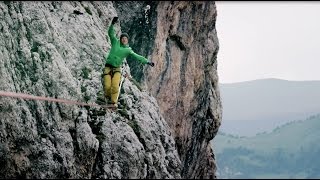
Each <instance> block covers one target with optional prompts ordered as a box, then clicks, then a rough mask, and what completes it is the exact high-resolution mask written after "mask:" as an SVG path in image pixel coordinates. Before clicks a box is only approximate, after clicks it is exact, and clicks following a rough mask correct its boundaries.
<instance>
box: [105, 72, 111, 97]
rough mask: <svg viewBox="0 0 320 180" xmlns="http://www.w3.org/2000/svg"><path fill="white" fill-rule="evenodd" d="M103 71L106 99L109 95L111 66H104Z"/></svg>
mask: <svg viewBox="0 0 320 180" xmlns="http://www.w3.org/2000/svg"><path fill="white" fill-rule="evenodd" d="M103 73H104V76H103V90H104V96H105V97H106V99H107V100H108V99H110V97H111V68H110V67H105V68H104V71H103Z"/></svg>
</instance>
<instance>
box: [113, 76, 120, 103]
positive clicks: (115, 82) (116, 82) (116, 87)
mask: <svg viewBox="0 0 320 180" xmlns="http://www.w3.org/2000/svg"><path fill="white" fill-rule="evenodd" d="M120 79H121V73H120V71H115V72H114V74H113V77H112V82H111V103H112V104H117V102H118V97H119V96H118V94H119V93H120V89H119V86H120Z"/></svg>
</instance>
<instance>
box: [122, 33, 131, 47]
mask: <svg viewBox="0 0 320 180" xmlns="http://www.w3.org/2000/svg"><path fill="white" fill-rule="evenodd" d="M120 42H121V43H122V44H123V45H127V44H128V42H129V35H128V34H127V33H122V34H121V35H120Z"/></svg>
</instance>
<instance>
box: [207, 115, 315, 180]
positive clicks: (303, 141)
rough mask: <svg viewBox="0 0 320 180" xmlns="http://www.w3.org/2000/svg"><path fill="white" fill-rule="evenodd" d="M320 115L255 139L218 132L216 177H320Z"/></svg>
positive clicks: (215, 151)
mask: <svg viewBox="0 0 320 180" xmlns="http://www.w3.org/2000/svg"><path fill="white" fill-rule="evenodd" d="M319 129H320V114H318V115H315V116H311V117H309V118H308V119H306V120H304V121H294V122H290V123H287V124H285V125H282V126H280V127H278V128H276V129H274V130H273V131H272V132H271V133H262V134H258V135H256V136H254V137H237V136H233V135H228V134H224V133H218V134H217V136H216V137H215V138H214V139H213V141H212V147H213V150H214V153H215V156H216V159H217V166H218V171H217V174H218V178H320V156H319V154H320V143H319V142H320V131H319Z"/></svg>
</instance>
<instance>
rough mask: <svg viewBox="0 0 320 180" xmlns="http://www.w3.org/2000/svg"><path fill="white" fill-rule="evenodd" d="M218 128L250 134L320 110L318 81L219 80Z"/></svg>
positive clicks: (232, 132) (302, 117) (319, 82)
mask: <svg viewBox="0 0 320 180" xmlns="http://www.w3.org/2000/svg"><path fill="white" fill-rule="evenodd" d="M220 93H221V100H222V106H223V117H222V125H221V127H220V129H219V131H221V132H226V133H231V134H237V135H244V136H252V135H255V134H256V133H259V132H263V131H270V130H272V129H273V128H275V127H276V126H278V125H281V124H284V123H286V122H289V121H292V120H301V119H305V118H306V117H308V116H310V115H312V114H315V113H317V112H319V111H320V81H287V80H280V79H261V80H253V81H246V82H239V83H230V84H220Z"/></svg>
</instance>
